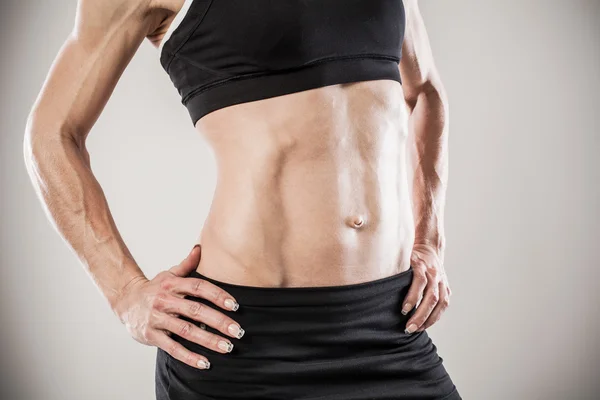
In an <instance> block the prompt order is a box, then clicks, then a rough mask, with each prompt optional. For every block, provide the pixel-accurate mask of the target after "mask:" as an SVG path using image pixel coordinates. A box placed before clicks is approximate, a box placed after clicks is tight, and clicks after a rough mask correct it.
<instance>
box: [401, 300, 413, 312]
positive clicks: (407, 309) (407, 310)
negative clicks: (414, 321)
mask: <svg viewBox="0 0 600 400" xmlns="http://www.w3.org/2000/svg"><path fill="white" fill-rule="evenodd" d="M411 308H412V306H411V305H410V304H409V303H406V304H405V305H404V308H402V314H404V315H406V314H408V312H409V311H410V309H411Z"/></svg>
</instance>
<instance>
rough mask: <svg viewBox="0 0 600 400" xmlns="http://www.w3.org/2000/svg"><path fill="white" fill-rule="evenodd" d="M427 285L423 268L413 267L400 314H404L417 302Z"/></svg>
mask: <svg viewBox="0 0 600 400" xmlns="http://www.w3.org/2000/svg"><path fill="white" fill-rule="evenodd" d="M426 286H427V276H426V275H425V268H413V278H412V283H411V284H410V288H409V289H408V293H407V294H406V297H405V298H404V304H403V305H402V314H404V315H406V314H408V312H409V311H410V310H412V309H413V307H414V306H415V305H416V304H417V302H418V301H419V299H420V298H421V295H422V293H423V291H424V290H425V287H426Z"/></svg>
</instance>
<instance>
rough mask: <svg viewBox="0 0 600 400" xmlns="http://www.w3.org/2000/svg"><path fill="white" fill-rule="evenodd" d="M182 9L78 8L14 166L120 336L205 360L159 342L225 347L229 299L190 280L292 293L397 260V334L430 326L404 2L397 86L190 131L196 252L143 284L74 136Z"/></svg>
mask: <svg viewBox="0 0 600 400" xmlns="http://www.w3.org/2000/svg"><path fill="white" fill-rule="evenodd" d="M182 5H183V0H101V1H100V0H79V3H78V10H77V18H76V21H75V26H74V29H73V32H72V34H71V35H70V37H69V38H68V39H67V41H66V42H65V44H64V46H63V47H62V48H61V50H60V52H59V54H58V55H57V58H56V60H55V62H54V64H53V65H52V68H51V70H50V72H49V74H48V77H47V79H46V81H45V83H44V85H43V87H42V89H41V92H40V95H39V96H38V98H37V100H36V102H35V104H34V106H33V108H32V110H31V114H30V118H29V119H28V123H27V127H26V135H25V143H24V151H25V160H26V164H27V168H28V171H29V173H30V176H31V178H32V181H33V183H34V186H35V188H36V190H37V193H38V195H39V196H40V198H41V199H42V201H43V204H44V206H45V208H46V210H47V213H48V216H49V217H50V219H51V220H52V221H53V223H54V224H55V226H56V228H57V230H58V231H59V233H60V234H61V236H62V237H63V238H64V239H65V240H66V241H67V242H68V244H69V245H70V246H71V247H72V248H73V250H74V251H75V252H76V253H77V255H78V256H79V258H80V260H81V261H82V263H83V264H84V266H85V268H86V270H87V272H88V273H89V275H90V276H91V277H92V279H93V281H94V283H95V284H96V285H97V287H98V288H99V289H100V291H101V292H102V294H103V295H104V297H105V298H106V299H107V301H108V302H109V304H110V306H111V308H112V309H113V310H114V312H115V314H116V315H117V316H118V317H119V318H120V320H121V321H122V322H123V323H124V324H125V325H126V327H127V329H128V331H129V332H130V333H131V335H132V336H133V337H134V339H135V340H137V341H139V342H141V343H144V344H147V345H152V346H157V347H159V348H161V349H163V350H165V351H166V352H168V353H169V354H170V355H171V356H173V357H175V358H176V359H178V360H180V361H182V362H184V363H187V364H189V365H190V366H193V367H196V368H205V367H207V366H208V362H209V360H207V359H206V358H205V357H202V356H200V355H198V354H195V353H193V352H190V351H189V350H187V349H186V348H184V347H183V346H182V345H180V344H179V343H177V342H176V341H174V340H173V339H172V338H171V334H172V333H176V334H178V335H180V336H183V337H185V338H186V339H188V340H191V341H194V342H196V343H198V344H200V345H202V346H205V347H207V348H210V349H212V350H215V351H218V352H221V353H225V352H227V351H228V350H230V348H231V345H234V343H235V340H238V337H239V325H238V324H237V322H236V321H235V320H234V319H231V318H229V317H228V316H226V315H225V314H224V313H222V312H220V311H218V309H219V308H221V309H231V308H232V307H233V308H236V307H237V306H238V305H237V304H236V301H235V299H234V298H233V297H232V296H231V295H230V294H229V293H227V292H225V291H224V290H222V289H220V288H219V287H217V286H215V285H212V284H210V283H209V282H206V281H204V280H202V279H196V278H190V277H187V275H189V273H190V272H191V271H193V270H197V271H199V272H201V273H203V274H205V275H207V276H210V277H212V278H214V279H217V280H221V281H225V282H230V283H235V284H239V285H250V286H265V287H266V286H270V287H275V286H279V287H293V286H327V285H346V284H355V283H360V282H365V281H370V280H375V279H379V278H383V277H387V276H391V275H393V274H397V273H400V272H402V271H405V270H406V269H408V268H409V266H410V265H412V267H413V269H414V276H413V282H412V284H411V287H410V290H409V293H408V295H407V296H406V299H405V300H404V303H403V304H404V306H405V308H407V309H409V310H410V309H411V308H412V307H414V306H415V304H417V310H416V312H415V314H414V315H413V316H412V317H411V318H410V319H409V321H408V322H407V326H408V327H409V331H414V330H415V329H413V328H416V330H417V331H422V330H424V329H426V328H428V327H430V326H431V325H432V324H434V323H435V322H436V321H438V320H439V318H440V316H441V315H442V313H443V312H444V310H445V309H446V308H447V306H448V304H449V298H450V295H451V291H450V287H449V285H448V279H447V277H446V274H445V272H444V268H443V259H444V256H443V255H444V249H445V240H444V231H443V210H444V197H445V190H446V182H447V160H448V153H447V136H448V108H447V101H446V97H445V93H444V89H443V86H442V84H441V82H440V79H439V77H438V73H437V71H436V69H435V66H434V63H433V58H432V56H431V51H430V47H429V43H428V39H427V34H426V31H425V27H424V24H423V21H422V18H421V15H420V12H419V9H418V4H417V1H416V0H405V1H404V5H405V9H406V14H407V26H406V33H405V41H404V45H403V58H402V61H401V63H400V66H399V68H400V73H401V77H402V81H403V84H402V85H400V84H399V83H398V82H396V81H392V80H376V81H364V82H356V83H351V84H342V85H331V86H327V87H322V88H318V89H314V90H307V91H304V92H300V93H292V94H288V95H285V96H279V97H274V98H269V99H265V100H259V101H254V102H250V103H244V104H238V105H234V106H231V107H226V108H223V109H220V110H217V111H214V112H212V113H210V114H208V115H206V116H205V117H203V118H202V119H201V120H200V121H198V123H197V125H196V130H197V131H198V132H199V133H200V134H201V135H203V136H204V137H205V138H206V139H207V142H208V143H209V144H210V146H212V148H213V150H214V153H215V155H216V160H217V171H218V181H217V187H216V191H215V195H214V199H213V202H212V205H211V208H210V212H209V214H208V217H207V219H206V222H205V224H204V226H203V228H202V230H201V235H200V240H199V243H201V244H202V246H201V247H200V246H199V245H198V246H196V247H195V248H194V250H192V252H191V253H190V254H189V255H188V257H187V258H186V259H185V260H184V261H182V262H181V263H179V264H178V265H176V266H174V267H172V268H170V269H168V270H165V271H163V272H161V273H159V274H158V275H157V276H156V277H154V278H153V279H148V278H146V277H145V276H144V274H143V272H142V270H141V269H140V267H139V266H138V265H137V263H136V262H135V260H134V258H133V256H132V255H131V253H130V252H129V250H128V249H127V246H126V245H125V243H124V242H123V240H122V238H121V236H120V234H119V232H118V231H117V228H116V226H115V223H114V221H113V218H112V216H111V213H110V211H109V208H108V204H107V201H106V198H105V197H104V194H103V192H102V188H101V187H100V185H99V184H98V181H97V180H96V178H95V177H94V174H93V172H92V170H91V168H90V159H89V154H88V152H87V150H86V138H87V135H88V133H89V132H90V130H91V128H92V126H93V125H94V123H95V121H96V120H97V118H98V116H99V115H100V113H101V111H102V110H103V108H104V106H105V104H106V102H107V101H108V99H109V98H110V95H111V93H112V91H113V89H114V87H115V85H116V83H117V81H118V79H119V78H120V76H121V74H122V72H123V70H124V69H125V67H126V66H127V64H128V63H129V61H130V60H131V58H132V57H133V56H134V54H135V52H136V51H137V49H138V47H139V46H140V44H141V43H142V42H143V41H144V40H150V41H151V42H152V43H153V44H154V46H156V47H158V45H159V44H160V41H161V40H162V37H163V35H164V33H165V32H166V30H167V28H168V26H169V24H170V23H171V22H172V20H173V18H174V16H175V14H176V13H177V12H178V11H179V10H180V9H181V7H182ZM157 62H158V61H157ZM409 176H414V179H412V180H410V179H409ZM185 295H193V296H197V297H203V298H206V299H208V300H210V301H211V302H213V303H214V304H215V305H216V306H217V308H212V307H206V306H204V307H203V306H202V305H201V304H199V303H198V302H193V301H190V300H187V299H184V296H185ZM407 304H408V307H406V305H407ZM239 306H241V307H243V304H242V305H239ZM183 315H185V316H187V317H190V318H193V319H194V320H197V321H199V322H202V323H205V324H206V325H209V326H212V327H214V328H215V329H217V330H218V331H219V332H221V333H222V334H221V335H217V334H212V333H210V332H208V331H206V330H204V329H201V328H199V327H197V326H196V325H194V324H190V323H188V322H186V321H184V320H183V319H181V318H179V316H183ZM408 333H411V332H408ZM220 342H225V344H224V345H223V343H221V346H220V345H219V343H220ZM203 362H206V363H203Z"/></svg>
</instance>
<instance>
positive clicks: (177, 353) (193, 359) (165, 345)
mask: <svg viewBox="0 0 600 400" xmlns="http://www.w3.org/2000/svg"><path fill="white" fill-rule="evenodd" d="M156 346H157V347H159V348H161V349H163V350H164V351H166V352H167V353H169V355H170V356H171V357H173V358H176V359H177V360H179V361H181V362H182V363H185V364H187V365H189V366H191V367H194V368H198V369H208V368H210V361H208V359H207V358H206V357H203V356H201V355H199V354H196V353H194V352H192V351H190V350H188V349H186V348H185V347H183V345H181V344H180V343H178V342H176V341H174V340H173V339H171V338H170V337H169V336H168V335H166V332H165V333H164V334H163V333H161V334H159V335H158V336H157V338H156Z"/></svg>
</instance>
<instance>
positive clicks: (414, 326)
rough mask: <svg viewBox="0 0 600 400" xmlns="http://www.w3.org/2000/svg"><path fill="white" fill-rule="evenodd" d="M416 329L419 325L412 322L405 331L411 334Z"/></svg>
mask: <svg viewBox="0 0 600 400" xmlns="http://www.w3.org/2000/svg"><path fill="white" fill-rule="evenodd" d="M415 330H417V326H416V325H415V324H410V325H409V326H408V328H406V330H405V331H404V333H407V334H409V335H410V334H411V333H413V332H414V331H415Z"/></svg>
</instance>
